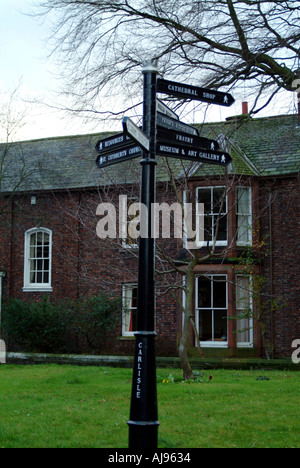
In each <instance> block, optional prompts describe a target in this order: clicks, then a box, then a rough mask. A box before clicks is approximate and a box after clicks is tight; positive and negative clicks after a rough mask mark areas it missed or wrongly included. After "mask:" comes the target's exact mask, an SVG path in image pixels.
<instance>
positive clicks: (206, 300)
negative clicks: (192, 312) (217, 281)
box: [198, 276, 212, 309]
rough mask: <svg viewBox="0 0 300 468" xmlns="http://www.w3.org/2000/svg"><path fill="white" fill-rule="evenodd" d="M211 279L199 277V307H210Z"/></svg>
mask: <svg viewBox="0 0 300 468" xmlns="http://www.w3.org/2000/svg"><path fill="white" fill-rule="evenodd" d="M211 283H212V282H211V279H210V278H205V277H204V276H202V277H200V278H198V307H199V308H201V309H203V308H210V307H212V303H211Z"/></svg>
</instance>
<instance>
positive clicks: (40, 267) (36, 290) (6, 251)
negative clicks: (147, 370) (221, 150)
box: [0, 115, 300, 357]
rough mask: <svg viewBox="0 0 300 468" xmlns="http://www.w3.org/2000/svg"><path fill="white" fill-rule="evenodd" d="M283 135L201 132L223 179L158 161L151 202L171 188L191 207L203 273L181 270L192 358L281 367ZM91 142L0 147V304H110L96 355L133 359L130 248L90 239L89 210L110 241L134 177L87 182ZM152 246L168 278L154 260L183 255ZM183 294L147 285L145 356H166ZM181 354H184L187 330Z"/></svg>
mask: <svg viewBox="0 0 300 468" xmlns="http://www.w3.org/2000/svg"><path fill="white" fill-rule="evenodd" d="M297 124H298V120H297V117H295V116H292V115H290V116H280V117H272V118H263V119H248V118H247V119H246V120H243V121H241V120H240V119H232V120H228V121H227V122H225V123H216V124H210V125H204V126H203V127H202V128H201V134H202V136H207V137H209V138H214V139H216V138H219V139H221V140H222V141H223V144H226V146H227V149H228V151H229V152H230V153H231V155H232V157H233V163H232V165H231V166H230V167H229V168H228V169H227V170H226V171H225V170H224V169H223V168H220V167H217V166H212V165H209V164H205V165H202V164H187V163H186V162H185V163H184V164H183V163H182V162H181V161H179V160H171V159H169V160H168V161H165V159H164V158H158V167H157V181H158V182H157V201H158V202H160V203H162V202H165V203H168V204H169V205H171V204H172V203H174V202H175V201H176V195H175V189H174V185H173V184H172V183H171V182H172V180H173V181H175V186H176V189H177V190H178V194H180V196H181V198H182V200H184V201H187V202H190V203H192V204H193V205H194V206H195V208H196V202H198V203H201V204H202V205H204V211H205V212H204V214H205V216H204V226H205V239H204V240H205V242H204V245H203V246H202V247H201V248H199V250H197V251H198V254H199V258H206V260H205V261H204V262H203V261H201V262H199V263H198V264H197V265H196V267H195V269H194V284H193V305H192V308H193V311H192V315H193V320H194V323H195V328H196V331H197V334H198V336H199V340H200V343H201V347H202V350H203V353H204V355H205V356H229V357H230V356H251V355H252V356H265V355H266V353H268V354H269V355H271V356H273V357H289V356H291V352H292V350H291V344H292V342H293V341H294V340H295V339H299V338H300V289H299V278H300V262H299V260H300V246H299V236H300V196H299V195H300V187H299V171H300V128H299V127H298V125H297ZM104 136H106V135H99V134H97V135H88V136H78V137H65V138H53V139H47V140H36V141H28V142H23V143H14V144H12V145H10V146H6V145H2V149H1V154H2V166H1V167H2V171H1V176H0V182H1V186H0V188H1V197H0V298H1V300H2V302H3V301H5V300H7V298H8V297H14V298H20V299H23V300H26V301H32V300H36V301H40V300H41V299H42V298H43V297H44V296H45V295H48V296H49V298H50V299H51V298H55V299H63V298H66V297H68V298H70V299H74V300H76V299H78V298H80V297H83V296H95V295H97V294H99V293H100V292H102V291H106V292H108V293H109V294H111V295H112V296H120V297H122V301H123V313H122V314H120V320H119V324H118V326H117V327H116V329H115V331H114V332H113V333H110V334H109V336H107V337H106V339H105V340H104V341H103V343H102V346H101V348H99V349H98V350H97V352H99V353H102V354H133V340H134V337H133V333H134V317H135V311H136V296H137V256H138V249H137V246H136V243H135V242H134V241H132V240H128V239H127V240H126V239H125V240H124V239H123V240H122V239H119V238H117V239H100V238H99V236H97V226H98V223H99V221H100V220H101V219H103V216H102V217H101V216H100V215H99V213H98V214H97V208H98V206H99V204H101V203H108V202H110V203H112V202H113V203H114V204H115V206H116V221H117V226H116V230H117V233H119V227H120V226H119V203H120V200H123V202H124V200H126V203H128V204H129V205H130V204H132V203H133V202H135V201H137V199H138V197H139V180H140V165H139V160H138V159H137V160H133V161H130V162H125V163H122V164H118V165H115V166H111V167H109V168H106V169H101V170H100V169H98V168H97V167H96V165H95V159H96V156H97V154H96V153H95V150H94V148H95V144H96V142H97V141H98V140H99V138H103V137H104ZM170 174H172V176H171V175H170ZM120 197H121V198H120ZM103 214H104V213H102V215H103ZM197 216H200V214H199V213H197V211H195V212H194V215H193V223H194V227H195V226H196V221H197ZM130 219H132V217H131V218H130V214H129V216H128V222H130ZM161 221H162V220H161ZM214 242H215V251H214V255H209V256H208V255H207V254H208V251H211V249H212V246H213V244H214ZM157 244H158V250H157V269H158V270H162V269H163V268H165V269H166V268H167V266H168V265H169V268H168V269H169V270H170V263H166V262H165V258H166V257H168V258H169V259H171V260H172V263H171V265H173V266H175V267H180V268H181V270H182V269H184V268H188V263H189V262H188V259H190V258H191V255H194V253H192V254H190V253H189V251H188V249H187V244H186V243H185V239H175V238H174V236H173V237H172V238H171V239H159V240H158V241H157ZM184 285H185V277H184V275H181V274H178V273H176V272H173V273H169V274H165V275H162V274H157V302H156V332H157V354H158V355H174V356H176V355H177V354H178V345H179V340H180V337H181V333H182V326H183V313H182V308H181V307H180V305H179V304H180V303H181V304H183V306H184V305H185V304H186V301H187V295H186V294H185V293H184V292H183V290H182V288H180V286H184ZM176 286H178V287H176ZM174 292H175V294H176V297H177V300H176V298H175V297H174V296H173V295H172V293H174ZM190 353H191V354H193V353H195V355H197V348H196V336H195V331H194V330H193V329H192V327H191V349H190Z"/></svg>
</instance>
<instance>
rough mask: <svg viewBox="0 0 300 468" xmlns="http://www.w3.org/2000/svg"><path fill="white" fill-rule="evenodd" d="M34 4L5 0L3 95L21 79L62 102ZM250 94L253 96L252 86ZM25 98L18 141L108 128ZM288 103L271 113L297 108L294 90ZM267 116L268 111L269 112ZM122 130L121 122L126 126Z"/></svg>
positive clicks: (0, 39) (29, 95)
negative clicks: (65, 116)
mask: <svg viewBox="0 0 300 468" xmlns="http://www.w3.org/2000/svg"><path fill="white" fill-rule="evenodd" d="M33 3H34V2H33V1H32V0H0V18H1V28H0V57H1V75H0V86H1V93H0V95H2V100H3V93H6V94H9V92H11V91H12V90H13V89H14V88H15V87H16V86H17V85H18V83H19V82H20V81H21V86H20V99H22V100H24V101H28V100H39V101H47V102H54V100H55V101H56V102H60V101H59V99H58V97H57V95H55V94H54V93H55V92H56V91H57V90H58V87H59V83H58V80H57V77H56V76H55V75H56V71H57V70H56V69H55V66H54V63H53V62H51V61H50V60H48V59H47V47H46V41H47V37H48V36H49V24H47V22H44V23H42V21H41V20H39V19H37V18H32V17H30V16H28V15H26V13H29V12H30V11H31V10H32V6H33ZM191 84H192V83H191ZM60 99H62V98H60ZM244 99H245V100H246V99H247V98H246V90H245V97H244ZM22 100H20V101H19V102H18V105H17V107H18V108H20V109H22V108H24V106H26V109H27V115H26V125H25V126H24V127H23V128H22V129H20V130H19V132H18V133H17V134H16V136H15V140H16V139H17V140H27V139H36V138H47V137H52V136H62V135H72V134H84V133H89V132H98V131H99V132H100V131H103V130H107V129H108V128H105V125H104V124H103V123H101V124H99V128H98V127H97V126H95V124H94V125H91V124H90V125H87V124H84V123H83V122H81V121H79V119H77V120H75V121H74V120H72V121H70V119H68V118H63V115H62V114H61V113H59V112H57V111H53V110H51V109H49V108H47V107H45V106H41V105H38V104H30V105H29V104H25V103H24V102H22ZM285 104H287V106H286V107H285V108H284V106H281V105H280V104H278V105H277V107H273V108H270V109H268V111H267V114H269V115H275V114H279V113H283V112H285V113H287V111H289V112H291V111H292V109H293V97H292V94H291V93H286V94H285ZM241 109H242V104H241V100H238V101H237V102H236V104H235V105H234V106H233V107H232V108H230V109H229V110H228V109H224V108H215V109H213V111H211V112H209V113H208V114H206V117H205V118H206V119H208V121H216V120H225V118H226V117H228V116H229V115H235V114H239V113H241ZM262 115H266V112H265V113H264V114H262ZM121 129H122V126H121V122H120V131H121Z"/></svg>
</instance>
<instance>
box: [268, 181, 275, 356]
mask: <svg viewBox="0 0 300 468" xmlns="http://www.w3.org/2000/svg"><path fill="white" fill-rule="evenodd" d="M269 233H270V239H269V246H270V295H271V305H270V315H271V317H270V319H271V320H270V322H271V323H270V326H271V336H270V338H271V343H272V351H271V354H272V358H273V354H274V316H273V306H272V302H273V292H274V288H273V236H272V193H271V189H270V191H269Z"/></svg>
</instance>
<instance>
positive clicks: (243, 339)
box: [236, 318, 251, 343]
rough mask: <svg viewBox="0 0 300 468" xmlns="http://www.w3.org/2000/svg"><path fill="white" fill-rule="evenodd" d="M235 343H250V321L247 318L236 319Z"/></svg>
mask: <svg viewBox="0 0 300 468" xmlns="http://www.w3.org/2000/svg"><path fill="white" fill-rule="evenodd" d="M236 332H237V333H236V341H237V343H250V340H251V338H250V321H249V319H247V318H244V319H238V320H237V321H236Z"/></svg>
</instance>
